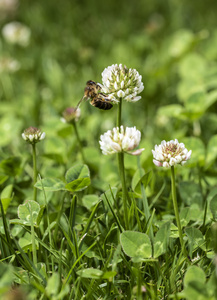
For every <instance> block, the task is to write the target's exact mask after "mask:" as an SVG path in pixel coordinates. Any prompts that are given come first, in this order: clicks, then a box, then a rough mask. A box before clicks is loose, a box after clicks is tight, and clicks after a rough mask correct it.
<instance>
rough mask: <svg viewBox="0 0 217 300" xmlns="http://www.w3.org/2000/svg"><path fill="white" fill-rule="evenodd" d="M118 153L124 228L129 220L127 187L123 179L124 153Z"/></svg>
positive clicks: (127, 227) (127, 225) (127, 226)
mask: <svg viewBox="0 0 217 300" xmlns="http://www.w3.org/2000/svg"><path fill="white" fill-rule="evenodd" d="M117 155H118V167H119V174H120V177H121V185H122V199H123V205H124V222H125V229H126V230H128V229H129V220H128V208H127V187H126V181H125V169H124V153H123V152H120V153H117Z"/></svg>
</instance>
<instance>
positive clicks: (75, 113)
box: [61, 107, 81, 123]
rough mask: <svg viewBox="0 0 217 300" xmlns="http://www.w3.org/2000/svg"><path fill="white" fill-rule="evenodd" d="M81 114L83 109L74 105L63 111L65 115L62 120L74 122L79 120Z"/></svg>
mask: <svg viewBox="0 0 217 300" xmlns="http://www.w3.org/2000/svg"><path fill="white" fill-rule="evenodd" d="M80 116H81V110H80V108H79V107H78V108H77V109H75V108H74V107H67V108H66V109H65V110H64V112H63V117H62V118H61V121H62V122H63V123H73V122H74V121H76V122H77V121H78V120H79V118H80Z"/></svg>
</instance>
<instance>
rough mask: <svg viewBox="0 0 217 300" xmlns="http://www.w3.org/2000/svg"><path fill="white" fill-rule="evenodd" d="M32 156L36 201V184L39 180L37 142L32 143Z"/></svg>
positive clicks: (35, 196)
mask: <svg viewBox="0 0 217 300" xmlns="http://www.w3.org/2000/svg"><path fill="white" fill-rule="evenodd" d="M32 158H33V190H34V195H33V199H34V201H37V188H36V187H35V184H36V182H37V175H38V174H37V163H36V149H35V143H33V144H32Z"/></svg>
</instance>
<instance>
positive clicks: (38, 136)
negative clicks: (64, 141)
mask: <svg viewBox="0 0 217 300" xmlns="http://www.w3.org/2000/svg"><path fill="white" fill-rule="evenodd" d="M22 138H23V139H24V140H25V141H27V142H28V143H30V144H35V143H38V142H39V141H41V140H43V139H44V138H45V132H42V131H41V130H40V129H38V128H36V127H29V128H27V129H25V130H24V132H23V133H22Z"/></svg>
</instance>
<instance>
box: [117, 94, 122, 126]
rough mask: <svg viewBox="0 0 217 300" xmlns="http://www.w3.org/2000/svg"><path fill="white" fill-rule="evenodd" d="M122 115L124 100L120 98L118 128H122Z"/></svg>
mask: <svg viewBox="0 0 217 300" xmlns="http://www.w3.org/2000/svg"><path fill="white" fill-rule="evenodd" d="M121 113H122V98H119V103H118V116H117V127H119V128H120V127H121V125H122V124H121Z"/></svg>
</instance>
